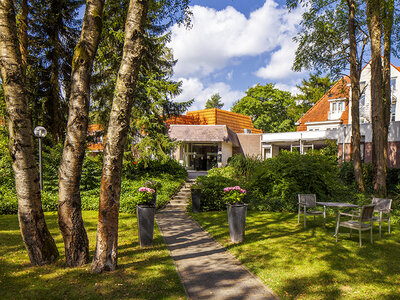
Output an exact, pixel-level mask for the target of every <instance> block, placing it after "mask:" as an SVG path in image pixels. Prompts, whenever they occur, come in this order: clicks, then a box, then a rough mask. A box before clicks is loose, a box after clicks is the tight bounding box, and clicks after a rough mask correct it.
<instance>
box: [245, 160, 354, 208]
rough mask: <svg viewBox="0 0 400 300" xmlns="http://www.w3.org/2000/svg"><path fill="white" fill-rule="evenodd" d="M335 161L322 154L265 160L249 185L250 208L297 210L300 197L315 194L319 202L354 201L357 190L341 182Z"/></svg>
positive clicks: (256, 170)
mask: <svg viewBox="0 0 400 300" xmlns="http://www.w3.org/2000/svg"><path fill="white" fill-rule="evenodd" d="M338 175H339V173H338V168H337V164H336V160H335V159H334V158H332V157H330V156H326V155H321V154H318V153H317V154H311V153H308V154H305V155H300V154H299V153H297V152H293V153H291V152H282V153H280V154H279V155H278V156H277V157H274V158H270V159H267V160H265V161H263V162H262V163H261V164H260V165H259V166H258V167H257V168H256V169H255V171H254V173H253V175H252V176H251V178H250V180H249V183H248V185H247V190H248V193H249V195H248V198H249V199H250V203H249V206H250V208H255V209H259V210H271V211H296V209H297V202H298V200H297V194H316V195H317V199H318V201H335V200H338V201H339V200H340V201H343V199H346V201H349V202H355V201H356V200H357V199H356V197H355V193H354V190H353V189H352V188H349V187H346V186H345V185H344V183H343V182H342V181H341V180H340V179H339V176H338Z"/></svg>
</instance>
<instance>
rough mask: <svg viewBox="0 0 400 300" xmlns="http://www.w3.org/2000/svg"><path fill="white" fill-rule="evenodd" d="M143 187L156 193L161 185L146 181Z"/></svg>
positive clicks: (153, 181)
mask: <svg viewBox="0 0 400 300" xmlns="http://www.w3.org/2000/svg"><path fill="white" fill-rule="evenodd" d="M144 185H145V186H146V187H148V188H150V189H153V190H155V191H157V190H158V189H160V188H161V183H160V182H158V181H156V180H148V181H146V183H145V184H144Z"/></svg>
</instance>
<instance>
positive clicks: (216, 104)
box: [206, 93, 224, 109]
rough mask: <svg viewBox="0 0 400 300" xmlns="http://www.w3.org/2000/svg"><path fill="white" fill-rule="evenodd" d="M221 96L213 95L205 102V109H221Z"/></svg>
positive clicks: (222, 104)
mask: <svg viewBox="0 0 400 300" xmlns="http://www.w3.org/2000/svg"><path fill="white" fill-rule="evenodd" d="M220 100H221V96H220V95H219V93H215V94H213V95H212V96H211V98H210V99H208V100H207V102H206V108H220V109H221V108H222V107H223V106H224V103H222V102H221V101H220Z"/></svg>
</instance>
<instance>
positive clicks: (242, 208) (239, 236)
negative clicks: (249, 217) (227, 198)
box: [227, 204, 247, 243]
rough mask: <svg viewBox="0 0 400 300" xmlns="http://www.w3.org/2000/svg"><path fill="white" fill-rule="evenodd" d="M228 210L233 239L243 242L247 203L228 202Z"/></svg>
mask: <svg viewBox="0 0 400 300" xmlns="http://www.w3.org/2000/svg"><path fill="white" fill-rule="evenodd" d="M227 211H228V223H229V234H230V236H231V241H232V242H233V243H241V242H243V240H244V231H245V227H246V214H247V204H228V209H227Z"/></svg>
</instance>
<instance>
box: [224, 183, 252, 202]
mask: <svg viewBox="0 0 400 300" xmlns="http://www.w3.org/2000/svg"><path fill="white" fill-rule="evenodd" d="M246 193H247V192H246V190H244V189H242V188H241V187H240V186H238V185H237V186H230V187H226V188H224V200H225V202H226V203H228V204H236V203H243V199H244V197H245V196H246Z"/></svg>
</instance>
